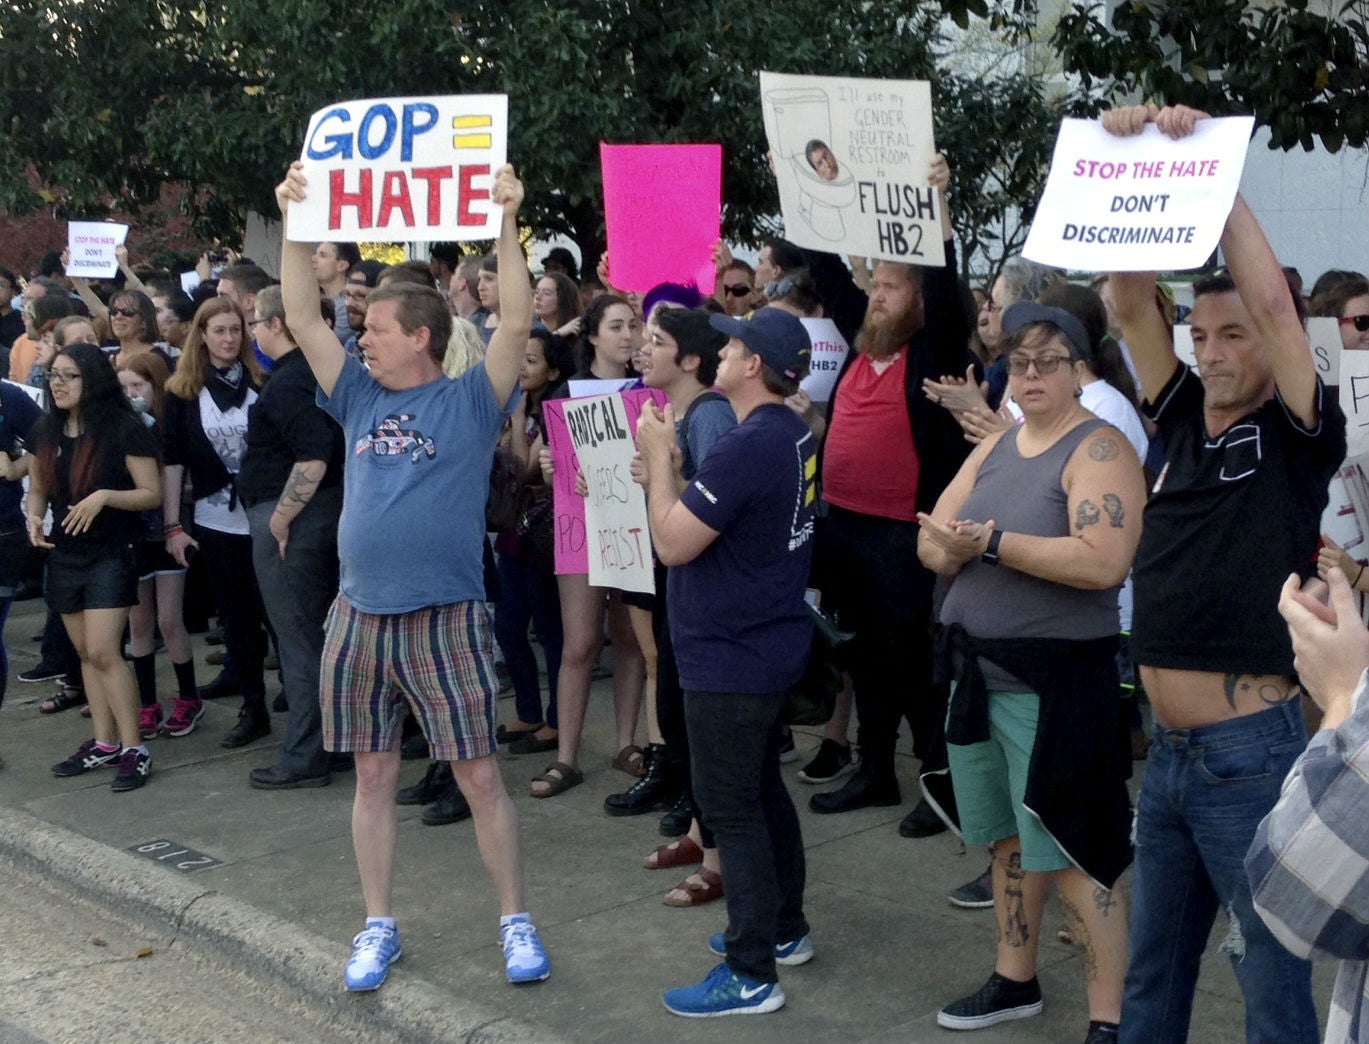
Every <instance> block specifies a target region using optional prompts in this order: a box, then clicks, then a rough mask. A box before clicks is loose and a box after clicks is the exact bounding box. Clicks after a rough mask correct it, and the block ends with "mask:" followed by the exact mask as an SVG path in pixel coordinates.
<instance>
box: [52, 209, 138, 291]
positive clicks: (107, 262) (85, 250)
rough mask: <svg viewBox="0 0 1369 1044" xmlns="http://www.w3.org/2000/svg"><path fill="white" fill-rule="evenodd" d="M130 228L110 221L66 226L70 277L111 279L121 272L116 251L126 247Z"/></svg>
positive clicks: (79, 222) (82, 222)
mask: <svg viewBox="0 0 1369 1044" xmlns="http://www.w3.org/2000/svg"><path fill="white" fill-rule="evenodd" d="M127 238H128V226H127V225H116V224H114V223H113V222H109V221H69V222H67V275H69V276H74V277H76V278H80V279H108V278H109V277H110V276H113V275H114V274H116V273H117V272H118V271H119V261H118V258H117V257H115V254H114V251H115V248H116V247H121V246H123V245H124V240H125V239H127Z"/></svg>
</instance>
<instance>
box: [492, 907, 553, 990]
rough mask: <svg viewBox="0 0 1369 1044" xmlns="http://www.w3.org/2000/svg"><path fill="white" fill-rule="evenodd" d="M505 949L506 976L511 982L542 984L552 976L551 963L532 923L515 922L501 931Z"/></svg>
mask: <svg viewBox="0 0 1369 1044" xmlns="http://www.w3.org/2000/svg"><path fill="white" fill-rule="evenodd" d="M499 944H500V945H501V946H503V947H504V974H505V975H507V976H508V979H509V982H541V981H542V980H543V979H545V978H546V977H547V976H548V975H550V974H551V962H550V961H549V960H547V951H546V950H544V949H542V940H541V939H539V938H538V937H537V929H536V928H534V927H533V926H532V922H531V921H514V922H513V923H512V924H506V925H504V926H503V927H502V928H500V929H499Z"/></svg>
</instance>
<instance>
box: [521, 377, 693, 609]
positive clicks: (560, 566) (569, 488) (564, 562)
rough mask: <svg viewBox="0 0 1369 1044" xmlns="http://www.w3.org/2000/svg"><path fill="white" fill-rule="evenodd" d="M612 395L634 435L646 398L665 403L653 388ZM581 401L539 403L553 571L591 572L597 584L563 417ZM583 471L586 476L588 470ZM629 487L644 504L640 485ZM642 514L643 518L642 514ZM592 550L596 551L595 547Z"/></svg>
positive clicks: (572, 447) (573, 450)
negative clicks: (549, 467)
mask: <svg viewBox="0 0 1369 1044" xmlns="http://www.w3.org/2000/svg"><path fill="white" fill-rule="evenodd" d="M612 397H613V398H615V399H619V400H621V402H622V406H623V412H624V415H625V416H626V418H627V424H628V429H629V431H631V432H632V433H634V435H635V433H636V431H637V421H638V419H639V418H640V417H641V415H642V408H643V405H644V404H645V403H647V402H654V403H655V404H656V405H657V406H664V405H665V403H666V397H665V394H664V393H663V392H661V391H660V390H659V389H656V388H634V389H633V390H632V391H626V392H622V393H619V394H616V395H614V396H612ZM584 401H588V400H583V399H552V400H549V401H547V402H545V403H543V404H542V416H543V418H544V419H545V421H546V425H547V448H548V449H549V450H550V451H551V457H552V464H553V468H554V471H555V474H554V476H553V478H552V507H553V512H554V514H555V521H554V526H555V536H556V544H555V550H556V572H557V573H591V577H590V582H591V583H595V584H598V583H600V582H601V581H598V580H595V579H594V575H593V571H592V568H591V555H590V550H591V548H590V535H591V533H592V532H593V531H592V530H590V529H588V528H587V526H586V506H587V503H586V498H585V497H582V496H579V495H578V494H577V493H576V492H575V473H576V471H577V470H578V469H579V468H580V467H581V461H580V460H579V458H577V456H576V448H575V443H574V440H573V439H572V437H571V432H570V428H569V426H568V425H567V423H566V417H565V409H566V407H567V406H570V405H572V404H573V403H577V402H584ZM628 459H629V461H630V460H631V454H629V455H628ZM586 474H587V477H588V472H587V473H586ZM632 488H633V489H634V490H636V491H637V493H636V495H637V496H639V497H641V498H642V502H643V505H645V496H644V494H642V491H641V487H640V486H638V485H636V484H635V483H632ZM643 511H645V507H643ZM643 518H645V514H644V515H643ZM643 532H645V530H644V531H643ZM595 551H596V553H598V550H597V548H596V549H595ZM649 567H650V562H649V561H648V574H649V573H650V568H649ZM605 586H611V587H622V586H624V585H623V584H621V583H619V582H618V581H617V580H612V581H609V582H606V583H605ZM628 590H646V591H650V590H652V588H651V587H646V588H640V587H638V588H628Z"/></svg>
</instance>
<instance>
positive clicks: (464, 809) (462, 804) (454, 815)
mask: <svg viewBox="0 0 1369 1044" xmlns="http://www.w3.org/2000/svg"><path fill="white" fill-rule="evenodd" d="M419 818H420V819H422V820H423V822H424V823H425V824H426V825H427V826H446V825H447V824H448V823H460V822H461V821H462V820H463V819H470V818H471V806H470V805H468V804H467V803H466V797H465V795H464V794H462V793H461V790H460V788H459V787H457V785H456V780H452V781H451V782H450V783H448V784H447V789H446V791H444V792H443V794H442V796H441V797H440V798H438V799H437V800H436V801H434V802H433V803H432V804H431V805H429V806H428V807H427V808H425V809H424V810H423V815H421V816H420V817H419Z"/></svg>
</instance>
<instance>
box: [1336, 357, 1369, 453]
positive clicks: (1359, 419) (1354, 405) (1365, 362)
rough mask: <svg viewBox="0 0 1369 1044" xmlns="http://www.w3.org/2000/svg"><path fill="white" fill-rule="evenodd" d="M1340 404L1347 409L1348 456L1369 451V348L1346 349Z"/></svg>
mask: <svg viewBox="0 0 1369 1044" xmlns="http://www.w3.org/2000/svg"><path fill="white" fill-rule="evenodd" d="M1340 408H1341V409H1342V410H1344V411H1345V443H1346V446H1345V459H1346V460H1350V459H1352V458H1354V457H1361V456H1364V455H1365V454H1366V453H1369V352H1342V353H1341V357H1340Z"/></svg>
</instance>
